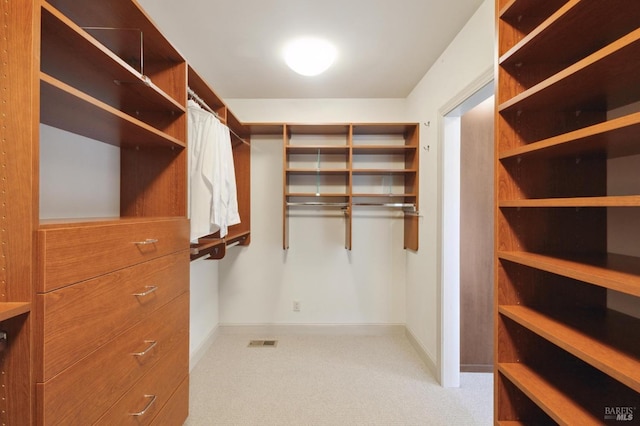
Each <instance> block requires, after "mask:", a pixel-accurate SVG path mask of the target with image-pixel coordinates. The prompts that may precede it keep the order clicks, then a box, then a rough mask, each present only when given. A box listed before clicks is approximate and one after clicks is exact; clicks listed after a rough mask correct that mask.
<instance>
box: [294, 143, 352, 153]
mask: <svg viewBox="0 0 640 426" xmlns="http://www.w3.org/2000/svg"><path fill="white" fill-rule="evenodd" d="M286 150H287V153H288V154H317V153H318V152H319V153H320V154H345V155H346V154H347V153H348V152H349V147H348V146H347V145H344V146H335V145H287V146H286Z"/></svg>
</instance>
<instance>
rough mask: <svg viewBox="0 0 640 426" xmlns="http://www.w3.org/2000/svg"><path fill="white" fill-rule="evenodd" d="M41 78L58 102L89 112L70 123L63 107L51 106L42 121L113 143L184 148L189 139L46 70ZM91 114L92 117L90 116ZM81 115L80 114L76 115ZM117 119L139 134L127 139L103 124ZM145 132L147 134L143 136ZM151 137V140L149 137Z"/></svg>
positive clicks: (44, 102) (41, 74)
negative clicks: (155, 125) (73, 123)
mask: <svg viewBox="0 0 640 426" xmlns="http://www.w3.org/2000/svg"><path fill="white" fill-rule="evenodd" d="M40 82H41V84H44V86H43V87H44V88H46V90H53V91H54V93H55V94H56V95H58V96H55V98H56V102H58V103H60V102H63V100H64V102H69V103H70V104H72V105H75V106H76V108H71V110H72V112H75V113H76V114H77V113H78V112H80V111H82V112H83V113H85V114H86V117H85V118H86V119H82V120H81V121H82V124H80V125H78V124H77V123H76V124H75V125H72V124H71V121H70V120H68V119H67V118H66V117H65V116H64V114H62V111H63V110H64V108H60V107H59V106H51V108H50V109H49V111H50V112H48V113H43V114H42V115H43V117H42V122H43V123H44V124H49V125H52V126H54V127H57V128H60V129H63V130H67V131H70V132H73V133H77V134H80V135H83V136H86V137H88V138H91V139H96V140H99V141H102V142H105V143H108V144H111V145H116V146H122V145H133V144H141V145H142V144H145V143H146V144H149V143H150V144H163V145H166V146H173V147H179V148H184V147H186V143H185V142H183V141H180V140H178V139H177V138H175V137H173V136H170V135H168V134H166V133H164V132H162V131H161V130H158V129H156V128H154V127H152V126H150V125H148V124H146V123H144V122H142V121H140V120H138V119H136V118H133V117H131V116H129V115H127V114H125V113H123V112H122V111H120V110H117V109H116V108H113V107H112V106H110V105H107V104H105V103H103V102H101V101H99V100H97V99H95V98H93V97H91V96H89V95H87V94H85V93H83V92H81V91H79V90H77V89H75V88H73V87H71V86H69V85H67V84H66V83H63V82H61V81H59V80H57V79H55V78H53V77H51V76H49V75H47V74H44V73H40ZM41 102H42V104H46V102H47V101H44V100H43V101H41ZM89 117H93V118H92V119H91V120H90V119H89ZM75 118H76V119H77V118H78V117H77V116H76V117H75ZM114 120H115V121H117V122H118V123H120V125H123V126H130V128H131V129H135V130H137V131H138V133H139V135H138V137H137V139H136V140H135V141H125V140H121V139H120V133H119V132H115V133H114V132H113V131H110V132H109V131H106V130H105V129H104V128H105V127H106V126H108V125H109V123H113V121H114ZM87 122H96V123H100V124H99V125H96V126H88V125H87ZM141 135H144V136H145V137H144V138H143V137H141ZM147 140H148V141H147Z"/></svg>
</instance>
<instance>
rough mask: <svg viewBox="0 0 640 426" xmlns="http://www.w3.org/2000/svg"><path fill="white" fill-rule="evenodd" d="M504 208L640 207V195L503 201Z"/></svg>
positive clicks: (501, 202)
mask: <svg viewBox="0 0 640 426" xmlns="http://www.w3.org/2000/svg"><path fill="white" fill-rule="evenodd" d="M498 205H499V207H502V208H513V207H516V208H521V207H640V195H625V196H611V197H574V198H539V199H526V200H501V201H499V202H498Z"/></svg>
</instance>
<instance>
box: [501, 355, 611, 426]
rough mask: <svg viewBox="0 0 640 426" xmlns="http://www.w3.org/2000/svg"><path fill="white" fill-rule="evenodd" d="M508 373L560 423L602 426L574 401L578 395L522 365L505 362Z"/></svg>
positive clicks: (518, 385) (522, 389)
mask: <svg viewBox="0 0 640 426" xmlns="http://www.w3.org/2000/svg"><path fill="white" fill-rule="evenodd" d="M498 371H499V372H500V373H502V374H504V376H505V377H507V378H508V379H509V380H510V381H511V382H512V383H513V384H515V385H516V386H517V387H518V388H519V389H520V390H521V391H522V392H523V393H524V394H525V395H527V396H528V397H529V398H530V399H531V400H533V401H534V402H535V403H536V404H537V405H538V406H539V407H540V408H542V409H543V410H544V412H545V413H547V414H548V415H549V416H550V417H551V418H552V419H553V420H555V421H556V422H558V423H560V424H579V425H583V426H587V425H601V424H602V418H598V417H596V416H594V415H593V414H591V413H590V412H588V411H587V410H586V409H585V408H584V407H583V406H581V405H579V404H577V403H576V402H575V400H574V397H575V395H574V394H571V393H568V392H566V391H564V390H562V389H560V388H558V387H557V386H556V385H555V384H554V383H552V382H550V381H549V380H548V379H546V378H545V377H544V376H542V375H540V374H538V373H537V372H536V371H535V370H533V369H531V368H529V367H527V366H526V365H524V364H520V363H501V364H499V365H498Z"/></svg>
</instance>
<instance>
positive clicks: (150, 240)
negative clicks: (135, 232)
mask: <svg viewBox="0 0 640 426" xmlns="http://www.w3.org/2000/svg"><path fill="white" fill-rule="evenodd" d="M157 242H158V239H157V238H147V239H146V240H144V241H136V242H134V243H133V244H137V245H139V246H147V245H149V244H155V243H157Z"/></svg>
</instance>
